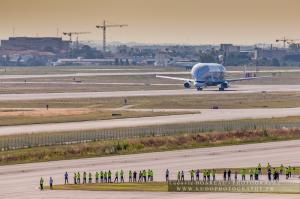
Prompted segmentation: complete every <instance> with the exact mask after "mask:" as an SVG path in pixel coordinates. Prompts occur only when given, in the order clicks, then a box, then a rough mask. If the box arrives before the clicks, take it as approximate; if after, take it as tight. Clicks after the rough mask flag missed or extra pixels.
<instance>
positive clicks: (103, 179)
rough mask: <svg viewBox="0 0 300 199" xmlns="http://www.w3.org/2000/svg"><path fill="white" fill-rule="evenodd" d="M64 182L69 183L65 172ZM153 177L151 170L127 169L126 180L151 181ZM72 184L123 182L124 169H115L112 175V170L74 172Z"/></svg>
mask: <svg viewBox="0 0 300 199" xmlns="http://www.w3.org/2000/svg"><path fill="white" fill-rule="evenodd" d="M64 177H65V184H68V183H69V174H68V172H66V173H65V175H64ZM93 179H94V181H93ZM153 179H154V173H153V170H151V169H148V170H141V171H139V172H137V171H132V170H129V171H128V182H152V181H153ZM81 180H82V181H81ZM73 181H74V184H80V183H83V184H86V183H93V182H95V183H119V182H120V183H124V182H125V178H124V171H123V170H120V171H115V173H114V176H113V173H112V171H110V170H109V171H100V172H98V171H97V172H96V173H94V174H92V173H91V172H89V173H87V172H83V174H82V177H81V173H80V172H77V173H76V172H75V173H74V175H73Z"/></svg>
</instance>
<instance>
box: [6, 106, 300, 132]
mask: <svg viewBox="0 0 300 199" xmlns="http://www.w3.org/2000/svg"><path fill="white" fill-rule="evenodd" d="M199 111H200V112H201V113H195V114H183V115H168V116H155V117H140V118H125V119H112V120H96V121H82V122H67V123H49V124H32V125H17V126H2V127H0V135H13V134H25V133H39V132H62V131H73V130H91V129H109V128H124V127H137V126H147V125H148V126H150V125H164V124H178V123H189V122H201V121H219V120H236V119H248V118H253V119H257V118H272V117H287V116H300V107H298V108H274V109H217V110H213V109H199Z"/></svg>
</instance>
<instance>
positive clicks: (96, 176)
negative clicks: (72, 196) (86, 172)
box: [95, 171, 99, 183]
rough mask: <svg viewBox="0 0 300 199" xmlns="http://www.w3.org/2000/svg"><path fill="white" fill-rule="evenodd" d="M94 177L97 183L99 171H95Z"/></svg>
mask: <svg viewBox="0 0 300 199" xmlns="http://www.w3.org/2000/svg"><path fill="white" fill-rule="evenodd" d="M95 179H96V183H99V173H98V171H96V174H95Z"/></svg>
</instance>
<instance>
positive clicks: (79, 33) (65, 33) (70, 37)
mask: <svg viewBox="0 0 300 199" xmlns="http://www.w3.org/2000/svg"><path fill="white" fill-rule="evenodd" d="M89 33H91V32H63V34H64V35H66V36H69V40H70V42H71V43H72V36H73V35H76V48H78V35H82V34H89Z"/></svg>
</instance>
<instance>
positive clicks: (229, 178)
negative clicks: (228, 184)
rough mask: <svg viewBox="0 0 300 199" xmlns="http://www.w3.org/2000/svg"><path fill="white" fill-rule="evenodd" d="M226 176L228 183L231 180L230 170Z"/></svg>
mask: <svg viewBox="0 0 300 199" xmlns="http://www.w3.org/2000/svg"><path fill="white" fill-rule="evenodd" d="M227 176H228V181H230V180H231V170H230V169H229V170H228V172H227Z"/></svg>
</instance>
